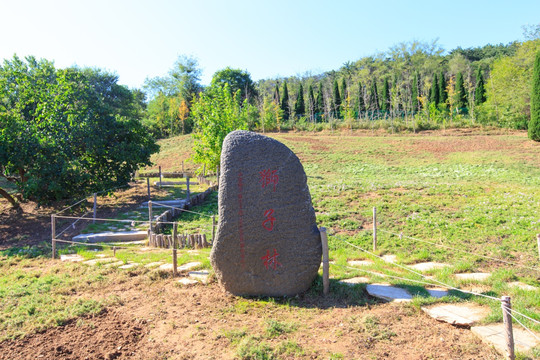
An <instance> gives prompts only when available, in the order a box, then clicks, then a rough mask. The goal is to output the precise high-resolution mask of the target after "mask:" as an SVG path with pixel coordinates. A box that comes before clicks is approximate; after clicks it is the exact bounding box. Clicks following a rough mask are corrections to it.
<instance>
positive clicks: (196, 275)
mask: <svg viewBox="0 0 540 360" xmlns="http://www.w3.org/2000/svg"><path fill="white" fill-rule="evenodd" d="M188 276H189V277H190V278H192V279H195V280H198V281H200V282H202V283H203V284H206V283H208V277H209V276H210V273H209V272H208V271H206V270H200V271H190V272H189V273H188Z"/></svg>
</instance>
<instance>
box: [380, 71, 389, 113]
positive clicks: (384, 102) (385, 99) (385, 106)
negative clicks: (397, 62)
mask: <svg viewBox="0 0 540 360" xmlns="http://www.w3.org/2000/svg"><path fill="white" fill-rule="evenodd" d="M381 110H382V111H390V85H389V84H388V78H385V79H384V83H383V92H382V97H381Z"/></svg>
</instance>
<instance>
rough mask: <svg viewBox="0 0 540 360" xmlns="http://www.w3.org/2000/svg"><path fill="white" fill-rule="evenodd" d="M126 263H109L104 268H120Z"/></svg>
mask: <svg viewBox="0 0 540 360" xmlns="http://www.w3.org/2000/svg"><path fill="white" fill-rule="evenodd" d="M123 263H124V262H123V261H116V262H112V263H107V264H105V265H103V266H105V267H116V266H120V265H122V264H123Z"/></svg>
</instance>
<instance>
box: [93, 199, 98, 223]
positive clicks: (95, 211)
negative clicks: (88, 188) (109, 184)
mask: <svg viewBox="0 0 540 360" xmlns="http://www.w3.org/2000/svg"><path fill="white" fill-rule="evenodd" d="M96 213H97V193H94V220H93V221H92V223H93V224H95V223H96Z"/></svg>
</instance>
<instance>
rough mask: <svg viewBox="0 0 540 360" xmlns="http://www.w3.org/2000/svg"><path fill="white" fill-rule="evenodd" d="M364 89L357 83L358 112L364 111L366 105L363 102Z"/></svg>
mask: <svg viewBox="0 0 540 360" xmlns="http://www.w3.org/2000/svg"><path fill="white" fill-rule="evenodd" d="M364 91H365V89H364V87H363V86H362V83H361V82H359V83H358V112H359V113H360V112H362V111H366V103H365V101H364Z"/></svg>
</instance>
